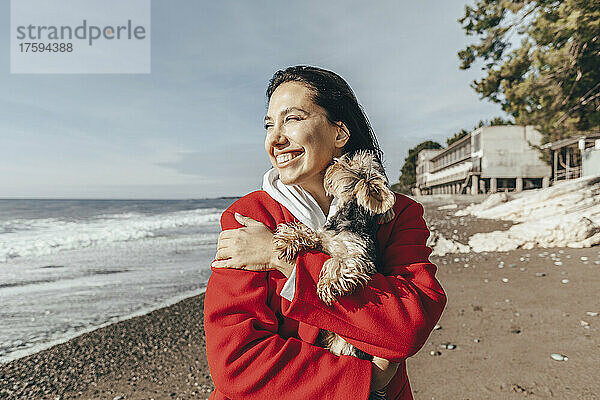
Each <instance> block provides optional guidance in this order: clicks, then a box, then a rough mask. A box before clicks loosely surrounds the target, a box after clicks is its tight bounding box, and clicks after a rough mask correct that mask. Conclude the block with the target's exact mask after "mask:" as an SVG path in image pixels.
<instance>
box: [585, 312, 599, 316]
mask: <svg viewBox="0 0 600 400" xmlns="http://www.w3.org/2000/svg"><path fill="white" fill-rule="evenodd" d="M586 314H587V315H589V316H590V317H597V316H598V313H597V312H595V311H588V312H586Z"/></svg>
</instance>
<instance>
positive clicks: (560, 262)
mask: <svg viewBox="0 0 600 400" xmlns="http://www.w3.org/2000/svg"><path fill="white" fill-rule="evenodd" d="M554 265H558V266H561V265H563V263H562V261H554Z"/></svg>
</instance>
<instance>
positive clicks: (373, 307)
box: [204, 191, 446, 400]
mask: <svg viewBox="0 0 600 400" xmlns="http://www.w3.org/2000/svg"><path fill="white" fill-rule="evenodd" d="M394 211H395V213H396V217H395V218H394V220H393V221H391V222H389V223H387V224H384V225H381V226H380V228H379V230H378V232H377V238H378V242H379V248H380V251H381V254H382V255H383V260H384V265H385V273H384V274H379V273H378V274H375V275H373V276H372V277H371V280H370V282H369V284H368V286H365V287H363V288H361V289H358V290H356V291H355V292H354V293H353V294H351V295H347V296H344V297H341V298H339V299H338V301H336V302H334V304H333V305H331V306H327V305H325V304H324V303H323V302H322V301H321V300H320V299H319V297H318V296H317V293H316V283H317V282H318V280H319V273H320V271H321V267H322V265H323V263H324V262H325V260H327V259H328V258H329V256H328V255H326V254H324V253H320V252H317V251H309V252H303V253H301V254H300V255H299V256H298V258H297V262H296V288H295V293H294V298H293V301H292V302H290V301H288V300H286V299H285V298H283V297H281V296H280V293H281V289H282V288H283V286H284V284H285V282H286V280H287V278H286V277H285V275H283V274H282V273H281V272H279V271H269V272H252V271H244V270H236V269H228V268H213V269H212V275H211V277H210V279H209V281H208V286H207V289H206V296H205V300H204V328H205V331H206V354H207V357H208V364H209V368H210V372H211V376H212V379H213V382H214V384H215V388H216V389H215V391H214V392H213V393H212V395H211V396H210V399H211V400H224V399H232V400H235V399H279V398H282V399H286V400H295V399H299V400H300V399H302V400H306V399H315V400H324V399H332V400H333V399H340V400H348V399H352V400H366V399H367V398H368V397H369V387H370V383H371V362H370V361H365V360H360V359H358V358H355V357H351V356H336V355H334V354H332V353H330V352H329V351H328V350H325V349H323V348H321V347H318V346H315V345H314V343H315V339H316V338H317V334H318V333H319V328H323V329H327V330H329V331H332V332H335V333H337V334H339V335H341V336H342V337H343V338H344V339H346V340H347V341H348V342H349V343H351V344H353V345H354V346H356V347H358V348H359V349H361V350H363V351H366V352H367V353H369V354H372V355H374V356H378V357H382V358H385V359H388V360H391V361H395V362H399V363H400V366H399V368H398V372H397V373H396V375H395V377H394V378H393V379H392V381H391V382H390V384H389V385H388V387H387V399H388V400H394V399H402V400H408V399H412V394H411V390H410V385H409V383H408V378H407V375H406V364H405V359H406V358H407V357H410V356H412V355H413V354H415V353H416V352H417V351H418V350H419V349H420V348H421V347H422V346H423V344H424V343H425V341H426V340H427V337H428V336H429V334H430V333H431V331H432V329H433V327H434V325H435V324H436V323H437V321H438V320H439V318H440V316H441V314H442V310H443V309H444V306H445V304H446V295H445V293H444V290H443V289H442V287H441V286H440V284H439V283H438V282H437V280H436V279H435V272H436V269H437V268H436V266H435V265H433V264H432V263H431V262H429V259H428V257H429V254H430V253H431V249H430V248H429V247H427V246H426V245H425V243H426V241H427V238H428V236H429V231H428V229H427V226H426V225H425V221H424V220H423V207H422V206H421V205H420V204H419V203H417V202H415V201H414V200H412V199H410V198H408V197H406V196H403V195H400V194H397V195H396V204H395V205H394ZM235 212H238V213H240V214H242V215H245V216H248V217H250V218H253V219H255V220H257V221H261V222H263V223H264V224H266V225H267V226H268V227H269V228H271V229H272V230H275V229H276V227H277V224H279V223H285V222H291V221H297V219H296V218H295V217H294V216H293V215H292V214H291V213H290V212H289V211H288V210H287V209H286V208H284V207H283V206H282V205H281V204H279V203H278V202H276V201H275V200H273V199H272V198H271V197H270V196H269V195H268V194H267V193H266V192H264V191H256V192H252V193H250V194H248V195H246V196H244V197H243V198H241V199H239V200H238V201H236V202H235V203H234V204H232V205H231V206H230V207H229V208H228V209H227V210H225V212H224V213H223V215H222V216H221V228H222V229H223V230H226V229H236V228H240V227H241V225H240V224H239V223H238V222H237V221H236V220H235V217H234V213H235Z"/></svg>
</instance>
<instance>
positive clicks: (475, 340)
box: [473, 339, 481, 343]
mask: <svg viewBox="0 0 600 400" xmlns="http://www.w3.org/2000/svg"><path fill="white" fill-rule="evenodd" d="M473 341H474V342H475V343H479V342H481V340H479V339H473Z"/></svg>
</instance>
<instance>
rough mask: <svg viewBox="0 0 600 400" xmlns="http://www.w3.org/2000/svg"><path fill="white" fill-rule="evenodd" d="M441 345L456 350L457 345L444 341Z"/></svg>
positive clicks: (443, 347)
mask: <svg viewBox="0 0 600 400" xmlns="http://www.w3.org/2000/svg"><path fill="white" fill-rule="evenodd" d="M440 347H441V348H442V349H448V350H454V349H455V348H456V345H455V344H452V343H442V344H440Z"/></svg>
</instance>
